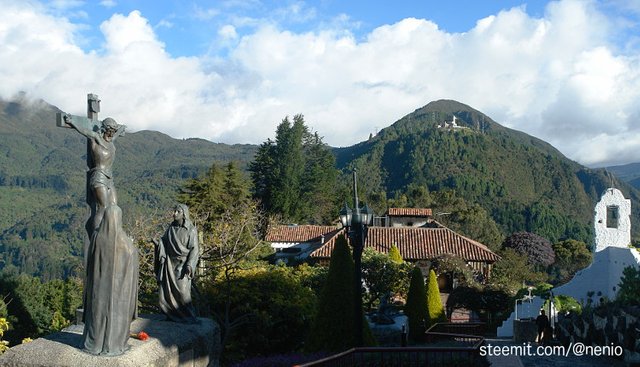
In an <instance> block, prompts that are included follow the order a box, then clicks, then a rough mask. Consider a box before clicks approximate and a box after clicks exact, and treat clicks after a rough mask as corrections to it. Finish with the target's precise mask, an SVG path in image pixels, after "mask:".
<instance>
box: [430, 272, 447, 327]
mask: <svg viewBox="0 0 640 367" xmlns="http://www.w3.org/2000/svg"><path fill="white" fill-rule="evenodd" d="M427 302H428V312H429V315H428V319H427V328H428V327H430V326H431V325H433V324H435V323H437V322H444V321H447V316H446V315H445V314H444V307H442V299H440V288H439V287H438V278H437V277H436V273H435V272H434V271H433V269H431V270H429V286H428V287H427Z"/></svg>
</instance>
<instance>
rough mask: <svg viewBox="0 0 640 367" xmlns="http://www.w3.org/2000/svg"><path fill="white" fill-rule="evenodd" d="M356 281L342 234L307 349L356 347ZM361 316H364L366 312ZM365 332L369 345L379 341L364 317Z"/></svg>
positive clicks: (319, 302) (332, 255) (313, 350)
mask: <svg viewBox="0 0 640 367" xmlns="http://www.w3.org/2000/svg"><path fill="white" fill-rule="evenodd" d="M353 283H354V268H353V259H352V258H351V254H350V252H349V246H348V245H347V240H346V238H345V237H344V236H340V237H338V239H337V240H336V245H335V247H334V249H333V252H332V253H331V260H330V263H329V273H328V274H327V280H326V283H325V285H324V287H323V288H322V291H321V293H320V297H319V299H318V306H317V311H316V317H315V318H314V320H313V324H312V325H311V331H310V333H309V339H308V341H307V344H306V346H305V349H306V350H307V351H309V352H315V351H330V352H339V351H343V350H346V349H349V348H353V347H354V346H355V344H356V340H355V335H354V334H355V333H354V328H355V322H354V319H353V310H354V307H355V296H356V295H355V292H354V289H353ZM361 317H362V318H363V319H364V313H362V316H361ZM362 335H363V339H364V340H363V341H364V344H365V345H374V344H375V341H374V340H373V334H372V333H371V329H370V328H369V324H368V323H367V322H366V320H363V331H362Z"/></svg>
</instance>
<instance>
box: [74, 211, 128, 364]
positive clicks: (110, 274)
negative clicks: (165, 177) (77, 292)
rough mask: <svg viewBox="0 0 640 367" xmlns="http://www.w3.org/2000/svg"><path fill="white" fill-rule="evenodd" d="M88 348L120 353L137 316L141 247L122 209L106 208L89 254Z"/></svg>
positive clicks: (87, 299)
mask: <svg viewBox="0 0 640 367" xmlns="http://www.w3.org/2000/svg"><path fill="white" fill-rule="evenodd" d="M86 270H87V274H86V281H85V288H86V289H85V290H86V293H85V308H84V323H85V327H84V333H83V341H84V350H85V351H87V352H89V353H92V354H100V355H119V354H122V353H124V352H125V350H126V349H127V340H128V339H129V331H130V326H131V320H133V319H134V318H135V317H136V303H137V295H138V250H137V249H136V248H135V247H134V245H133V242H132V241H131V239H130V238H129V237H128V236H127V234H126V233H125V232H124V230H123V228H122V211H121V209H120V208H119V207H118V206H116V205H111V206H109V207H107V208H106V210H105V213H104V217H103V219H102V222H101V224H100V227H99V228H98V229H97V231H96V232H95V233H94V235H93V237H92V239H91V242H90V244H89V251H88V253H87V269H86Z"/></svg>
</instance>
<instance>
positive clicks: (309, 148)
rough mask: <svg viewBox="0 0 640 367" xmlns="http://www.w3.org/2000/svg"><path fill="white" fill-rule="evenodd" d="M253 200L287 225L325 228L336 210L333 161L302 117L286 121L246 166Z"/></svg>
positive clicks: (329, 153)
mask: <svg viewBox="0 0 640 367" xmlns="http://www.w3.org/2000/svg"><path fill="white" fill-rule="evenodd" d="M249 171H250V172H251V180H252V182H253V195H254V197H255V198H256V199H259V200H260V202H261V204H262V207H263V208H264V210H265V211H266V212H267V213H268V214H270V215H279V216H281V217H282V219H283V220H284V221H287V222H290V223H297V222H308V223H312V224H324V223H326V222H329V221H330V220H331V219H332V218H333V216H334V215H335V214H336V211H337V209H336V208H337V207H338V205H337V201H336V200H337V197H336V195H335V194H334V190H335V185H336V177H337V170H336V168H335V157H334V156H333V154H332V153H331V151H330V150H329V147H328V146H327V145H326V144H324V143H323V142H322V138H321V137H320V136H319V135H318V133H317V132H314V133H312V132H310V131H309V128H308V127H307V126H306V125H305V121H304V116H302V115H295V116H294V117H293V121H290V120H289V118H288V117H285V118H284V119H283V120H282V122H281V123H280V124H279V125H278V127H277V129H276V138H275V141H273V140H270V139H269V140H267V141H266V142H264V143H262V144H261V145H260V147H259V148H258V151H257V152H256V155H255V157H254V160H253V161H252V162H251V163H250V164H249Z"/></svg>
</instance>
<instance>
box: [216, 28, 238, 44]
mask: <svg viewBox="0 0 640 367" xmlns="http://www.w3.org/2000/svg"><path fill="white" fill-rule="evenodd" d="M218 36H220V37H221V38H222V39H223V40H235V39H236V38H238V33H237V32H236V27H234V26H232V25H230V24H227V25H225V26H223V27H222V28H220V30H218Z"/></svg>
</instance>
